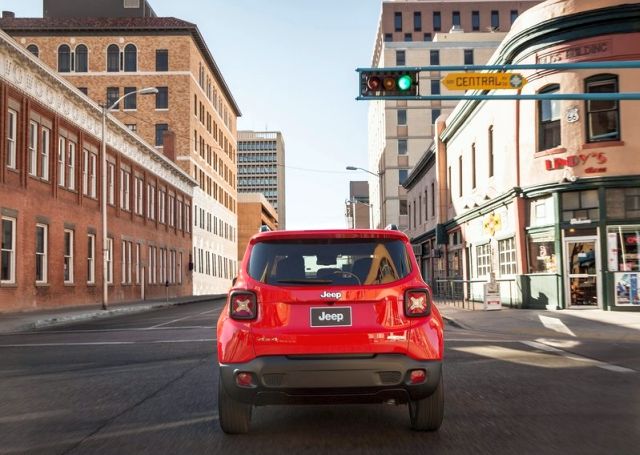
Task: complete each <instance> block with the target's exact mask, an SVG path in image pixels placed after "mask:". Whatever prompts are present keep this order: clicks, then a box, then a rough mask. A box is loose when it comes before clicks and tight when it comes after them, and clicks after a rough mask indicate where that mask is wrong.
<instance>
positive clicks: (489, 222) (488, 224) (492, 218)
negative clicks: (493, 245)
mask: <svg viewBox="0 0 640 455" xmlns="http://www.w3.org/2000/svg"><path fill="white" fill-rule="evenodd" d="M482 229H484V232H485V234H489V235H490V236H491V237H493V236H494V235H495V233H496V232H498V231H501V230H502V218H501V217H500V215H498V214H497V213H495V212H493V213H490V214H489V215H487V216H486V217H485V218H484V221H483V222H482Z"/></svg>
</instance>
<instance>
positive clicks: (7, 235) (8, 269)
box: [0, 216, 16, 284]
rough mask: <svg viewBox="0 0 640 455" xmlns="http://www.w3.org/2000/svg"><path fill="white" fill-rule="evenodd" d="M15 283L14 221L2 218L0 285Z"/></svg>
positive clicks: (13, 219)
mask: <svg viewBox="0 0 640 455" xmlns="http://www.w3.org/2000/svg"><path fill="white" fill-rule="evenodd" d="M15 281H16V219H15V218H9V217H5V216H3V217H2V257H1V259H0V283H7V284H13V283H15Z"/></svg>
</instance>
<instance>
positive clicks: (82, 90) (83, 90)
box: [77, 87, 89, 95]
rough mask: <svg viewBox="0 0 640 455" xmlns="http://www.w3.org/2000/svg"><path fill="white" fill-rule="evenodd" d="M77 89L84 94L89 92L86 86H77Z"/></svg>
mask: <svg viewBox="0 0 640 455" xmlns="http://www.w3.org/2000/svg"><path fill="white" fill-rule="evenodd" d="M77 89H78V90H80V91H81V92H82V93H84V94H85V95H88V94H89V89H88V88H87V87H77Z"/></svg>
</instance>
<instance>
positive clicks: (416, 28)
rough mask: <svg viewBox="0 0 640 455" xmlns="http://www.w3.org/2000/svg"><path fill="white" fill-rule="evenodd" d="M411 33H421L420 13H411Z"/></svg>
mask: <svg viewBox="0 0 640 455" xmlns="http://www.w3.org/2000/svg"><path fill="white" fill-rule="evenodd" d="M413 31H414V32H421V31H422V13H420V12H419V11H416V12H415V13H413Z"/></svg>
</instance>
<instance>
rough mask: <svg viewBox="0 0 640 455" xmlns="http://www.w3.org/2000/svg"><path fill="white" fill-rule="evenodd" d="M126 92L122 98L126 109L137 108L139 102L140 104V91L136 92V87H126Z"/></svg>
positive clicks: (132, 109)
mask: <svg viewBox="0 0 640 455" xmlns="http://www.w3.org/2000/svg"><path fill="white" fill-rule="evenodd" d="M124 94H125V95H127V96H125V97H124V99H123V100H122V102H123V104H124V108H125V110H131V111H134V110H136V109H137V104H138V96H137V95H138V93H137V92H136V88H135V87H125V88H124Z"/></svg>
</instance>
